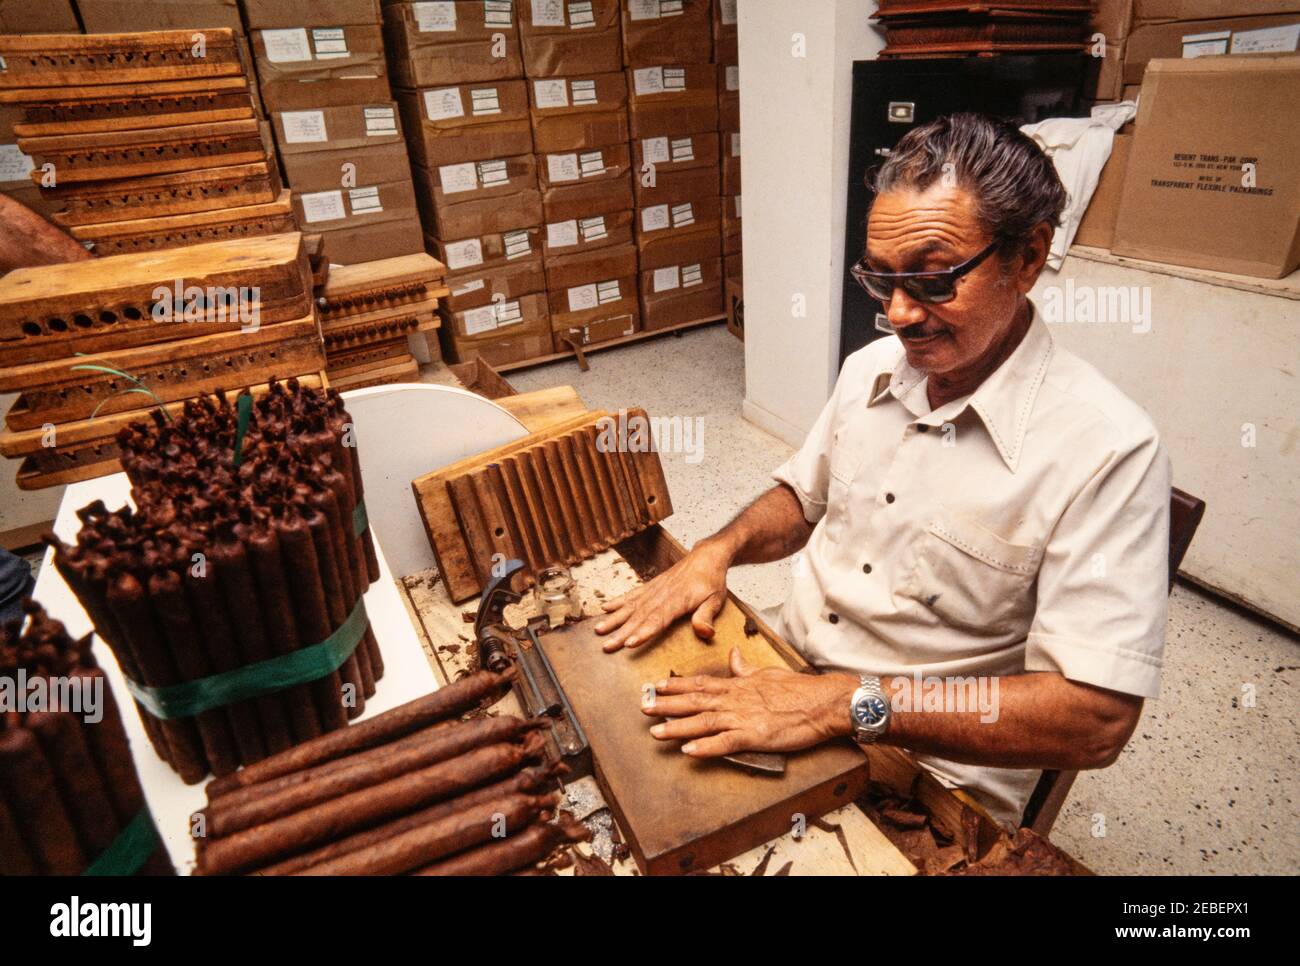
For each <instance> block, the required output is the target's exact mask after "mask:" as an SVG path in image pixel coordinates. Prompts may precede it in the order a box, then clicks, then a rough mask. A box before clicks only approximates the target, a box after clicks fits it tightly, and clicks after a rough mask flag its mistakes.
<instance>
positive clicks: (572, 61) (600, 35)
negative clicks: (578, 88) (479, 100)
mask: <svg viewBox="0 0 1300 966" xmlns="http://www.w3.org/2000/svg"><path fill="white" fill-rule="evenodd" d="M519 42H520V45H521V47H522V50H523V63H524V73H525V74H526V75H527V76H529V77H567V76H571V75H580V74H604V73H609V72H611V71H621V70H622V69H623V36H622V32H621V31H620V29H619V3H618V0H578V2H576V3H575V2H573V0H570V2H568V3H565V2H563V0H547V2H543V3H535V4H528V5H526V6H525V8H523V9H521V10H520V12H519Z"/></svg>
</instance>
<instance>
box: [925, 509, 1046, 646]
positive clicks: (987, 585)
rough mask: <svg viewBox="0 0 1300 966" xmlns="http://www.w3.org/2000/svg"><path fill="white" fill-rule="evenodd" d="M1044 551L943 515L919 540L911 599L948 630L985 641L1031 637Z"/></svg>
mask: <svg viewBox="0 0 1300 966" xmlns="http://www.w3.org/2000/svg"><path fill="white" fill-rule="evenodd" d="M1041 559H1042V551H1041V549H1040V548H1039V547H1036V546H1025V545H1023V544H1016V543H1011V542H1009V541H1007V540H1004V539H1002V537H1000V536H998V535H997V534H996V533H994V532H993V531H992V530H989V529H987V528H985V527H984V526H981V525H980V524H979V523H976V522H975V521H974V520H970V519H968V518H965V517H961V516H958V515H956V514H954V513H952V512H951V511H949V510H946V509H941V510H940V511H939V513H938V514H936V515H935V517H934V519H933V520H932V521H931V522H930V525H929V526H928V527H927V528H926V531H925V533H924V534H923V535H922V537H921V540H920V546H919V549H918V551H917V557H916V566H915V569H914V570H913V572H912V576H911V579H910V581H909V582H908V588H907V591H906V593H907V596H909V597H912V598H913V599H915V600H916V601H917V602H918V603H920V604H921V605H922V606H924V607H925V608H927V609H928V610H930V611H933V612H934V613H935V615H937V616H938V617H939V618H940V619H941V620H942V621H943V622H944V623H945V624H950V625H952V626H954V627H959V628H962V629H963V630H967V631H973V632H975V633H977V634H980V635H983V636H991V635H1002V634H1007V633H1010V632H1017V633H1021V634H1027V633H1028V632H1029V625H1030V622H1031V620H1032V618H1033V615H1034V583H1035V581H1036V579H1037V577H1038V567H1039V564H1040V562H1041Z"/></svg>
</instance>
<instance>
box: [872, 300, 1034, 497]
mask: <svg viewBox="0 0 1300 966" xmlns="http://www.w3.org/2000/svg"><path fill="white" fill-rule="evenodd" d="M1029 310H1030V312H1032V313H1033V318H1032V319H1031V320H1030V323H1029V330H1028V331H1027V332H1026V333H1025V337H1024V338H1023V339H1022V340H1021V341H1020V345H1018V346H1016V348H1015V351H1014V352H1012V353H1011V355H1010V356H1008V357H1007V358H1006V359H1005V360H1004V361H1003V363H1002V365H1000V366H998V367H997V369H995V370H994V371H993V374H992V375H990V376H989V377H988V378H987V379H985V380H984V382H982V383H981V384H980V385H979V387H978V388H977V389H976V390H975V391H974V392H973V393H971V394H970V395H969V396H967V397H966V398H965V400H964V402H962V404H961V405H960V407H959V408H958V409H957V411H956V412H954V413H953V414H952V415H953V416H954V417H955V416H957V415H959V414H960V413H961V412H962V411H963V410H965V409H966V408H967V407H969V408H971V409H973V410H974V411H975V412H976V413H978V414H979V417H980V419H981V420H983V422H984V426H985V428H986V429H987V430H988V433H989V436H990V438H991V439H992V440H993V445H994V446H996V447H997V450H998V453H999V455H1001V457H1002V461H1003V462H1004V463H1006V465H1007V469H1009V470H1011V471H1012V472H1013V473H1014V472H1015V470H1016V466H1017V464H1018V463H1019V461H1020V448H1021V446H1022V445H1023V444H1024V441H1025V431H1026V430H1027V429H1028V427H1029V415H1030V413H1032V412H1033V408H1034V400H1035V399H1037V398H1038V389H1039V387H1040V386H1042V384H1043V378H1044V377H1045V376H1046V375H1047V366H1048V363H1049V362H1050V361H1051V358H1052V349H1053V341H1052V334H1051V332H1049V331H1048V328H1047V324H1046V323H1045V322H1044V321H1043V319H1042V317H1041V316H1040V315H1039V314H1038V311H1037V310H1036V309H1035V308H1034V305H1033V303H1032V302H1031V303H1030V305H1029ZM925 378H926V376H925V374H924V373H922V372H919V371H918V370H916V369H914V368H912V366H911V364H909V363H908V361H907V355H906V353H903V352H901V351H900V354H899V357H898V360H897V361H896V362H895V363H894V367H893V369H892V370H891V371H888V372H881V373H880V374H879V375H878V376H877V377H876V382H875V384H874V385H873V386H872V388H871V399H870V402H868V404H867V405H868V406H874V405H876V403H878V402H880V401H881V400H882V399H884V398H885V397H886V396H893V397H894V398H895V399H897V400H898V401H899V402H900V403H903V404H904V405H907V402H908V401H914V400H915V399H916V398H917V395H914V394H915V392H916V390H917V388H918V387H921V389H922V392H921V393H920V394H919V395H920V397H921V398H924V391H923V390H924V386H923V385H922V384H923V383H924V382H925ZM926 405H927V409H926V410H922V411H921V412H916V413H915V414H916V415H917V416H922V417H923V416H924V415H925V414H926V413H927V411H928V404H926ZM949 405H952V404H949ZM907 408H908V409H909V410H913V411H914V412H915V410H914V407H912V406H907ZM943 409H945V410H947V409H948V406H945V407H943ZM919 421H920V422H928V421H927V420H926V419H924V418H921V419H920V420H919Z"/></svg>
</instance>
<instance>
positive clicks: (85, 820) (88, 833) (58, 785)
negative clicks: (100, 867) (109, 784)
mask: <svg viewBox="0 0 1300 966" xmlns="http://www.w3.org/2000/svg"><path fill="white" fill-rule="evenodd" d="M26 725H27V727H28V729H30V730H31V732H32V734H34V735H35V736H36V739H37V741H39V742H40V746H41V752H42V754H43V755H44V756H45V761H46V764H47V765H48V766H49V769H50V774H51V776H52V778H53V779H54V787H55V789H56V790H57V794H58V797H59V799H60V800H61V801H62V802H63V807H64V809H65V811H66V812H67V814H68V818H69V819H71V821H72V827H73V829H74V831H75V832H76V835H77V842H78V844H79V845H80V846H81V850H82V853H83V854H85V855H99V853H100V852H103V851H104V849H106V848H108V847H109V846H110V845H112V844H113V839H115V838H117V832H118V823H117V817H116V816H115V815H114V814H113V804H112V802H111V801H110V800H109V797H108V790H107V789H106V788H105V787H104V784H103V781H102V779H101V778H100V775H99V770H98V769H97V768H96V767H95V763H94V760H93V759H92V758H91V757H90V751H89V750H88V749H87V747H86V740H85V737H84V735H83V730H85V729H83V726H82V723H81V721H80V720H79V719H77V718H76V717H74V716H73V714H72V713H71V712H67V711H33V712H31V713H29V714H28V715H27V721H26ZM85 727H86V728H93V727H97V726H95V725H87V726H85Z"/></svg>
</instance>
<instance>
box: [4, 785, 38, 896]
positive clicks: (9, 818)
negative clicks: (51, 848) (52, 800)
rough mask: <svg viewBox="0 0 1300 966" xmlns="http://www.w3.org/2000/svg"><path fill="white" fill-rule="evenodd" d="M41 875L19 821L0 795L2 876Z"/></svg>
mask: <svg viewBox="0 0 1300 966" xmlns="http://www.w3.org/2000/svg"><path fill="white" fill-rule="evenodd" d="M0 787H3V786H2V783H0ZM40 874H41V867H40V866H39V865H38V864H37V862H36V859H35V857H34V856H33V855H32V852H31V850H30V849H29V848H28V847H27V842H26V840H25V839H24V838H23V831H22V829H21V828H20V827H19V825H18V819H17V818H16V817H15V816H14V813H13V811H12V810H11V809H10V808H9V803H8V802H6V801H5V800H4V796H3V795H0V875H40Z"/></svg>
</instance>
